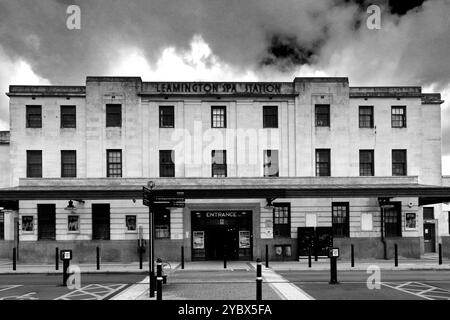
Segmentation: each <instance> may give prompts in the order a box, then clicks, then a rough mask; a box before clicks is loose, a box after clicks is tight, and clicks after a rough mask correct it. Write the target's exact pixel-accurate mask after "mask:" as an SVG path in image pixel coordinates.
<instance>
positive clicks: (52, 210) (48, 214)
mask: <svg viewBox="0 0 450 320" xmlns="http://www.w3.org/2000/svg"><path fill="white" fill-rule="evenodd" d="M37 214H38V240H55V239H56V206H55V204H38V205H37Z"/></svg>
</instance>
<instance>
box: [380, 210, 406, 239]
mask: <svg viewBox="0 0 450 320" xmlns="http://www.w3.org/2000/svg"><path fill="white" fill-rule="evenodd" d="M390 204H391V205H393V208H384V209H381V210H384V213H383V214H384V235H385V237H386V238H395V237H401V236H402V204H401V202H390ZM392 209H395V214H396V215H391V216H390V217H388V213H389V214H391V213H392ZM387 210H388V211H387ZM388 218H389V219H391V218H395V220H396V222H395V226H394V224H393V223H392V222H388Z"/></svg>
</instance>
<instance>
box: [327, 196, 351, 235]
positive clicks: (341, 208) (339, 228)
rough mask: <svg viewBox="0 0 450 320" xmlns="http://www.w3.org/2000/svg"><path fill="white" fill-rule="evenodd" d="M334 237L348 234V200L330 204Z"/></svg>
mask: <svg viewBox="0 0 450 320" xmlns="http://www.w3.org/2000/svg"><path fill="white" fill-rule="evenodd" d="M331 208H332V209H331V213H332V227H333V236H334V237H349V236H350V218H349V203H348V202H333V203H332V205H331Z"/></svg>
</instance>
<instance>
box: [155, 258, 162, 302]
mask: <svg viewBox="0 0 450 320" xmlns="http://www.w3.org/2000/svg"><path fill="white" fill-rule="evenodd" d="M162 283H163V276H162V261H161V259H160V258H158V259H157V260H156V300H162Z"/></svg>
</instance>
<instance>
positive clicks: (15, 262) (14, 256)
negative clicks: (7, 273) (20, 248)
mask: <svg viewBox="0 0 450 320" xmlns="http://www.w3.org/2000/svg"><path fill="white" fill-rule="evenodd" d="M16 268H17V249H16V248H13V270H14V271H16Z"/></svg>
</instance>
